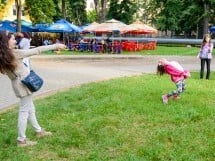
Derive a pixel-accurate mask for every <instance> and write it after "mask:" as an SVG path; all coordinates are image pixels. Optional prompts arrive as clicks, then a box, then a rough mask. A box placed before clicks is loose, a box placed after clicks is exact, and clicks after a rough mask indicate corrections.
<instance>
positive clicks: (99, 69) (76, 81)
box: [0, 55, 215, 111]
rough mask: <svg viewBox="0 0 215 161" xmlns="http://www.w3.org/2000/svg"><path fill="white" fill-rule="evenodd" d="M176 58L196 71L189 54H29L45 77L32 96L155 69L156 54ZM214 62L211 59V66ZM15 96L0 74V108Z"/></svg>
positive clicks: (197, 65) (195, 61)
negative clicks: (42, 84)
mask: <svg viewBox="0 0 215 161" xmlns="http://www.w3.org/2000/svg"><path fill="white" fill-rule="evenodd" d="M163 57H165V58H167V59H169V60H176V61H179V62H180V63H181V64H182V66H183V67H184V68H186V69H188V70H190V71H197V70H199V68H200V62H199V60H198V59H197V58H196V57H191V56H149V55H148V56H147V55H146V56H139V55H89V56H86V55H85V56H83V55H82V56H76V55H73V56H63V55H57V56H49V55H39V56H33V57H32V58H31V62H32V65H33V68H34V70H35V71H37V73H38V74H40V75H41V76H42V77H43V79H44V80H45V84H44V86H43V87H42V88H41V90H40V91H39V92H36V93H35V94H34V95H35V97H38V96H46V95H50V94H52V93H54V92H57V91H60V90H64V89H67V88H70V87H73V86H77V85H81V84H84V83H89V82H96V81H102V80H108V79H111V78H117V77H123V76H132V75H140V74H143V73H155V71H156V64H157V62H158V60H159V59H160V58H163ZM214 69H215V66H214V63H213V62H212V65H211V70H214ZM18 101H19V99H18V98H16V96H15V95H14V93H13V90H12V87H11V84H10V80H9V79H8V78H7V77H6V76H4V75H0V110H1V111H3V110H5V109H8V108H9V107H13V106H14V105H17V103H18Z"/></svg>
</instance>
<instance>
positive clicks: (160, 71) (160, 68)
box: [157, 64, 165, 75]
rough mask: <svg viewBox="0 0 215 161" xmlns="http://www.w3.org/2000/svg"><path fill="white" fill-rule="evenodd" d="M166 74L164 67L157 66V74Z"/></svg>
mask: <svg viewBox="0 0 215 161" xmlns="http://www.w3.org/2000/svg"><path fill="white" fill-rule="evenodd" d="M164 73H165V69H164V65H159V64H158V66H157V74H158V75H163V74H164Z"/></svg>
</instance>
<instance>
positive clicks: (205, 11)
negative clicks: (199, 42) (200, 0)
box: [203, 1, 209, 34]
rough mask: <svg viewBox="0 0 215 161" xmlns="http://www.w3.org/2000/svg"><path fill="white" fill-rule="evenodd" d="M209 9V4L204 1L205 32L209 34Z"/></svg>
mask: <svg viewBox="0 0 215 161" xmlns="http://www.w3.org/2000/svg"><path fill="white" fill-rule="evenodd" d="M208 10H209V6H208V4H207V2H205V1H204V14H205V16H204V19H203V34H207V33H208V19H209V18H208V13H207V12H208Z"/></svg>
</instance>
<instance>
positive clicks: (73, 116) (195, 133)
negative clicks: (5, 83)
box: [0, 73, 215, 161]
mask: <svg viewBox="0 0 215 161" xmlns="http://www.w3.org/2000/svg"><path fill="white" fill-rule="evenodd" d="M214 74H215V73H212V75H214ZM212 78H213V77H212ZM214 85H215V83H214V79H212V80H209V81H206V80H199V73H192V78H190V79H188V80H187V90H186V92H185V93H183V94H182V96H181V99H180V100H177V101H174V100H170V101H169V104H168V105H164V104H163V103H162V101H161V95H162V94H164V93H166V92H169V91H170V90H172V89H175V85H174V84H173V83H172V82H170V79H169V77H168V76H163V77H159V76H156V75H154V74H148V75H142V76H135V77H124V78H120V79H113V80H109V81H104V82H100V83H90V84H87V85H82V86H80V87H75V88H72V89H70V90H68V91H65V92H60V93H57V94H55V95H53V96H50V97H47V98H45V99H41V100H37V101H35V104H36V107H37V116H38V120H39V121H40V123H41V125H43V126H44V127H45V128H46V129H48V130H50V131H52V132H53V134H54V135H53V136H52V137H47V138H42V139H40V140H37V139H36V138H35V136H34V133H33V130H32V129H31V128H29V129H28V131H27V134H28V136H29V138H30V139H32V140H37V141H38V145H36V146H34V147H28V148H23V149H22V148H17V147H16V141H15V140H16V135H17V133H16V123H17V109H15V110H11V111H9V112H7V113H4V114H1V115H0V129H1V131H0V144H1V147H0V160H26V161H27V160H31V161H37V160H44V161H46V160H75V161H76V160H77V161H82V160H98V161H101V160H104V161H106V160H115V161H124V160H130V161H133V160H147V161H148V160H162V161H166V160H188V161H189V160H190V161H193V160H199V161H205V160H208V161H209V160H213V159H214V158H215V154H214V151H215V135H214V131H215V120H214V118H215V101H214V96H215V91H214V90H212V89H213V88H214Z"/></svg>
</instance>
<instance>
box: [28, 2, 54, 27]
mask: <svg viewBox="0 0 215 161" xmlns="http://www.w3.org/2000/svg"><path fill="white" fill-rule="evenodd" d="M25 9H26V11H27V12H28V14H29V15H30V18H31V21H32V22H33V23H51V22H53V17H54V16H56V10H55V9H56V6H55V4H54V2H53V0H25Z"/></svg>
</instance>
